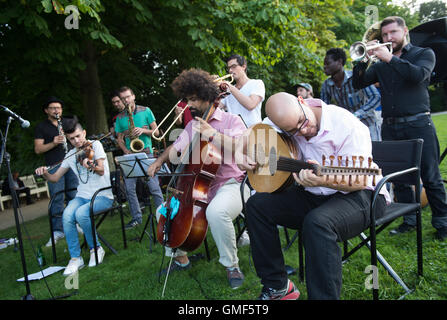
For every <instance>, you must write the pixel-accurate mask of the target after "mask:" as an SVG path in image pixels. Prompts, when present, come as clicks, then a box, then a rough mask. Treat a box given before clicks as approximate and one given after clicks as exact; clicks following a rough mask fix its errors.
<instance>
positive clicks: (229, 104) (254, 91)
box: [222, 79, 265, 127]
mask: <svg viewBox="0 0 447 320" xmlns="http://www.w3.org/2000/svg"><path fill="white" fill-rule="evenodd" d="M239 91H240V92H241V93H242V94H243V95H245V96H247V97H249V96H251V95H257V96H260V97H261V98H262V99H261V101H260V102H259V103H258V105H257V106H256V108H254V109H253V110H248V109H247V108H245V107H244V106H243V105H241V104H240V103H239V101H237V99H236V98H235V97H234V96H233V95H232V94H230V95H229V96H228V97H226V98H224V99H223V100H222V103H223V104H224V106H225V107H226V109H227V111H228V112H230V113H232V114H236V115H240V116H241V117H242V120H244V122H245V124H246V125H247V127H250V126H252V125H254V124H256V123H259V122H261V121H262V116H261V106H262V102H263V101H264V98H265V86H264V82H263V81H262V80H258V79H250V80H248V81H247V83H245V84H244V85H243V86H242V88H241V89H240V90H239Z"/></svg>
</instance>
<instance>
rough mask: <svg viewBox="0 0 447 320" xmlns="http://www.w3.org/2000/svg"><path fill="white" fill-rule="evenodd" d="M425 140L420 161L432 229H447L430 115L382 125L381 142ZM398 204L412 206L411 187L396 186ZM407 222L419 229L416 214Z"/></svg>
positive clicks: (412, 194) (445, 208)
mask: <svg viewBox="0 0 447 320" xmlns="http://www.w3.org/2000/svg"><path fill="white" fill-rule="evenodd" d="M418 138H421V139H424V144H423V147H422V157H421V179H422V183H423V185H424V188H425V192H426V194H427V200H428V203H429V204H430V208H431V211H432V225H433V227H434V228H436V229H439V228H442V227H447V202H446V192H445V188H444V183H443V181H442V177H441V173H440V171H439V157H440V156H439V153H440V151H439V141H438V136H437V135H436V129H435V126H434V124H433V121H432V119H431V117H430V116H429V115H427V116H424V117H421V118H420V119H418V120H416V121H411V122H405V123H399V124H394V125H387V124H383V125H382V140H407V139H418ZM394 191H395V194H396V197H397V200H398V201H399V202H412V201H413V199H414V192H413V190H412V189H411V187H410V186H408V185H395V189H394ZM404 221H405V222H406V223H408V224H410V225H416V214H415V213H414V214H410V215H406V216H404Z"/></svg>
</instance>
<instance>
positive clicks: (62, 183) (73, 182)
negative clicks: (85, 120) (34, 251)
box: [34, 97, 78, 247]
mask: <svg viewBox="0 0 447 320" xmlns="http://www.w3.org/2000/svg"><path fill="white" fill-rule="evenodd" d="M63 107H64V102H63V101H62V100H61V99H58V98H56V97H50V98H48V100H47V101H46V102H45V104H44V105H43V111H44V112H45V113H46V115H47V119H46V120H44V121H42V122H40V123H39V124H38V125H37V126H36V128H35V131H34V152H35V153H36V154H43V155H44V157H45V165H46V166H52V165H54V164H56V163H58V162H61V161H62V160H63V159H64V157H65V151H64V148H63V143H64V140H65V136H64V135H63V134H61V133H62V132H59V129H58V123H57V116H58V117H59V118H60V119H61V122H62V126H64V125H66V123H67V119H65V118H62V111H63ZM67 146H68V148H69V149H71V148H72V146H71V144H70V143H69V142H68V141H67ZM58 168H59V166H57V167H55V168H53V169H52V170H50V171H49V173H51V174H52V173H54V172H56V170H57V169H58ZM77 186H78V178H77V177H76V175H75V173H74V172H73V171H72V170H71V169H70V170H68V171H67V173H65V175H64V176H63V177H62V178H61V179H60V180H59V181H58V182H49V181H48V189H49V191H50V198H51V199H52V200H53V204H52V206H51V216H52V224H53V238H54V242H55V243H56V242H57V241H58V240H60V239H63V238H64V237H65V234H64V230H63V227H62V212H63V211H64V207H65V206H64V198H65V200H66V201H67V202H68V201H70V200H71V199H73V198H74V197H75V195H76V188H77ZM69 189H74V190H73V191H70V192H65V194H64V193H60V194H58V195H57V196H56V198H54V197H55V194H56V193H58V192H59V191H61V190H69ZM53 198H54V199H53ZM46 246H47V247H50V246H51V238H50V240H48V242H47V244H46Z"/></svg>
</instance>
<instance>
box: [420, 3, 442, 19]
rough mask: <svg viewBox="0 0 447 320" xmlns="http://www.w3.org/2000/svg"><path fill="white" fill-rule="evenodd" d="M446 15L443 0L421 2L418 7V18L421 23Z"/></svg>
mask: <svg viewBox="0 0 447 320" xmlns="http://www.w3.org/2000/svg"><path fill="white" fill-rule="evenodd" d="M445 16H447V5H446V4H445V2H444V1H441V0H433V1H430V2H425V3H421V6H420V7H419V20H420V22H421V23H424V22H428V21H430V20H435V19H438V18H441V17H445Z"/></svg>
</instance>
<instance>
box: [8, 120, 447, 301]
mask: <svg viewBox="0 0 447 320" xmlns="http://www.w3.org/2000/svg"><path fill="white" fill-rule="evenodd" d="M433 122H434V124H435V126H436V129H437V132H438V138H439V143H440V147H441V151H443V150H444V149H445V148H446V147H447V115H437V116H434V117H433ZM440 169H441V174H442V176H443V178H444V179H446V178H447V160H444V161H443V162H442V163H441V165H440ZM125 213H126V214H129V213H128V209H125ZM144 219H145V220H146V219H147V213H145V215H144ZM400 222H401V221H400V220H398V221H395V222H393V224H391V225H390V226H389V227H387V229H385V230H384V231H383V232H382V233H381V234H380V235H379V236H378V239H377V241H378V244H377V249H378V250H379V252H380V253H381V254H382V255H383V256H384V257H385V259H386V260H387V262H388V263H389V264H390V265H391V266H392V267H393V269H394V270H395V271H396V272H397V273H398V274H399V276H400V277H401V278H402V279H403V280H404V282H405V283H406V284H407V286H408V287H409V288H410V289H415V290H414V292H412V293H411V294H409V295H406V296H405V298H404V299H405V300H446V299H447V293H446V291H445V283H446V282H447V274H446V272H445V265H446V264H447V256H446V255H445V250H446V249H447V242H446V241H444V242H440V241H438V240H435V239H434V233H435V229H434V228H433V227H432V225H431V211H430V209H429V208H426V209H424V210H423V214H422V242H423V252H424V276H423V277H417V266H416V234H415V232H409V233H407V234H403V235H400V236H390V235H389V234H388V230H390V229H391V228H394V227H396V226H397V225H398V224H399V223H400ZM22 230H23V237H24V242H23V243H24V249H25V256H26V262H27V268H28V272H29V273H34V272H38V271H39V268H38V265H37V261H36V259H35V258H34V254H33V248H34V250H36V248H37V247H38V246H39V245H44V244H45V243H46V241H47V240H48V237H49V225H48V217H47V216H43V217H41V218H38V219H36V220H33V221H30V222H26V223H25V224H24V225H22ZM99 232H100V233H101V234H102V235H103V236H104V237H105V238H106V239H107V240H108V241H109V242H110V243H111V244H112V246H113V247H114V248H115V249H117V250H118V255H114V254H112V253H111V252H110V251H109V250H108V249H107V248H106V256H105V259H104V262H103V264H101V265H99V266H97V267H94V268H88V267H85V268H83V269H82V270H80V273H79V275H80V277H79V290H78V292H77V294H76V295H73V296H71V297H69V298H67V299H68V300H223V301H226V300H253V299H255V298H256V297H257V296H258V295H259V294H260V291H261V284H260V281H259V278H258V277H257V276H256V272H255V270H254V267H253V261H252V260H251V256H250V253H249V247H242V248H240V249H239V250H238V257H239V260H240V261H239V265H240V267H241V269H242V271H243V272H244V275H245V281H244V284H243V286H242V287H241V288H239V289H237V290H233V289H231V288H230V287H229V286H228V282H227V279H226V274H225V270H224V268H223V267H222V265H221V264H220V263H219V262H218V256H219V255H218V252H217V249H216V246H215V244H214V242H213V238H212V236H211V233H209V234H208V244H209V248H210V252H211V261H209V262H208V261H207V260H206V259H201V260H198V261H195V262H193V267H192V268H191V269H190V270H188V271H186V272H181V273H178V274H175V273H173V274H171V275H170V276H169V278H168V282H167V287H166V291H165V296H164V297H162V295H161V294H162V292H163V285H164V278H163V277H162V278H159V277H158V273H159V271H160V266H161V264H162V262H163V263H164V266H166V265H167V264H168V258H166V257H165V258H163V255H164V250H163V249H162V247H161V246H160V245H159V244H158V243H157V244H156V245H154V246H152V250H153V251H152V252H151V251H149V248H150V247H149V240H148V237H147V236H146V235H145V237H144V239H143V241H142V242H141V243H139V242H138V241H128V248H127V249H123V247H122V238H121V231H120V218H119V215H118V214H115V215H113V216H110V217H107V218H106V219H105V220H104V223H103V224H102V225H101V227H100V229H99ZM141 232H142V227H137V229H133V230H130V231H127V239H128V240H129V239H133V238H138V237H139V236H140V234H141ZM289 232H290V233H289V234H290V235H292V234H293V232H292V231H291V230H289ZM279 233H280V235H281V239H282V245H283V246H285V237H284V232H283V230H282V229H280V230H279ZM15 236H16V229H15V228H14V227H11V228H8V229H5V230H1V231H0V238H11V237H15ZM358 242H359V241H358V240H357V239H351V240H349V246H350V248H352V247H354V246H355V245H357V244H358ZM296 245H297V244H296V242H295V244H294V245H293V246H292V247H291V248H290V249H289V250H288V251H285V252H284V259H285V263H286V264H288V265H290V266H293V267H295V268H296V267H297V266H298V250H297V247H296ZM56 250H57V257H58V261H57V263H56V264H54V265H58V266H65V265H66V264H67V263H68V260H69V254H68V252H67V247H66V243H65V241H64V240H61V241H59V242H58V243H57V245H56ZM43 252H44V255H45V258H46V261H47V263H48V264H49V265H53V264H52V256H51V248H46V247H43ZM194 253H202V254H204V253H205V252H204V248H203V246H202V247H200V248H199V249H198V250H197V251H196V252H194ZM82 255H83V257H84V261H85V263H88V262H87V261H88V258H89V254H88V252H86V251H85V250H84V251H82ZM0 259H1V261H2V263H1V264H0V283H1V284H2V290H0V300H18V299H20V297H22V296H23V295H25V293H26V290H25V286H24V284H23V283H19V282H17V281H16V279H18V278H21V277H23V271H22V265H21V260H20V255H19V253H18V252H15V251H14V247H13V246H10V247H8V248H6V249H1V250H0ZM163 259H164V260H163ZM369 264H370V255H369V252H368V250H367V249H366V248H365V247H364V248H362V249H361V250H359V251H358V252H357V253H355V254H354V255H353V256H351V257H350V258H349V260H348V262H347V263H345V264H343V286H342V292H341V299H342V300H371V291H370V290H368V289H366V288H365V280H367V276H368V274H367V273H365V268H366V267H367V266H368V265H369ZM378 272H379V298H380V299H382V300H397V299H399V298H400V297H401V296H402V295H403V294H404V293H405V292H404V290H403V289H402V287H400V286H399V285H398V284H397V283H396V282H395V281H394V280H393V279H392V278H391V277H390V276H389V275H388V273H387V272H386V270H385V269H384V268H383V267H382V266H381V265H379V268H378ZM65 279H66V278H64V277H63V276H62V275H61V273H58V274H54V275H52V276H49V277H47V278H46V281H47V283H48V287H49V288H50V290H51V293H52V295H53V296H59V295H64V294H67V293H71V292H72V291H71V290H68V289H66V288H65ZM290 279H291V280H292V281H293V282H294V283H295V284H296V285H297V287H298V289H299V290H300V292H301V297H300V299H301V300H305V299H306V298H307V293H306V285H305V283H303V282H300V280H299V279H298V276H297V275H296V274H295V275H292V276H290ZM30 286H31V293H32V294H33V295H34V297H36V298H37V299H40V300H42V299H48V298H51V295H50V293H49V291H48V288H47V285H46V283H45V282H43V280H39V281H32V282H31V283H30ZM173 303H175V302H173ZM270 306H271V307H272V308H276V307H275V306H274V305H270Z"/></svg>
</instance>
